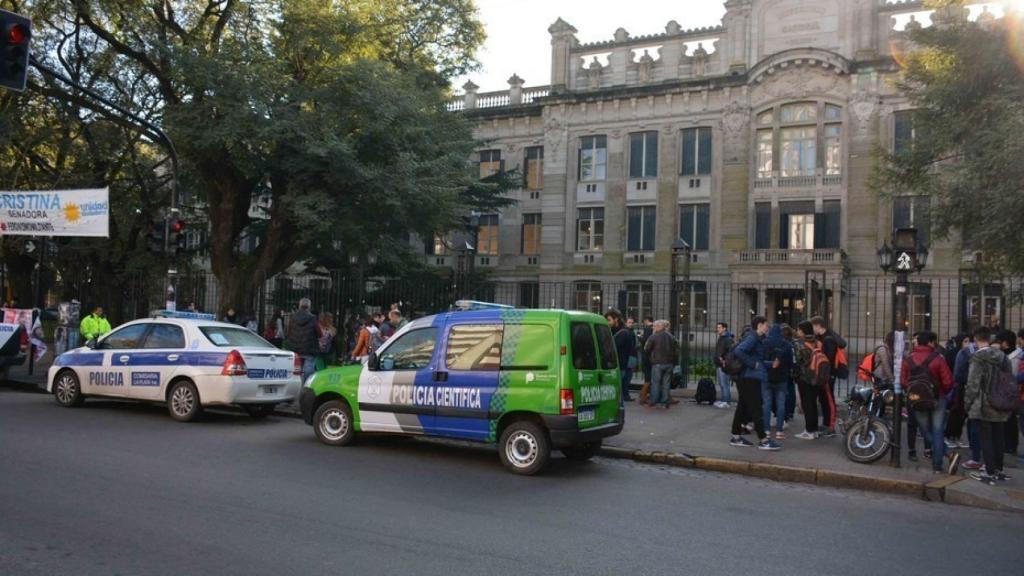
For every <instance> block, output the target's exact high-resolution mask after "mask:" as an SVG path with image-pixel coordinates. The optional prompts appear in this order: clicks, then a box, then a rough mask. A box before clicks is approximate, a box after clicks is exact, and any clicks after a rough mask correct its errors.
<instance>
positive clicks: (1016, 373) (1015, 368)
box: [996, 330, 1022, 457]
mask: <svg viewBox="0 0 1024 576" xmlns="http://www.w3.org/2000/svg"><path fill="white" fill-rule="evenodd" d="M996 342H998V343H999V347H1000V348H1001V349H1002V351H1003V354H1006V359H1007V360H1009V361H1010V371H1011V372H1012V373H1013V381H1014V382H1016V383H1019V382H1020V381H1021V376H1022V375H1021V374H1020V360H1021V349H1020V348H1018V347H1017V334H1015V333H1014V332H1013V331H1012V330H1000V331H999V333H998V334H997V335H996ZM1017 427H1018V425H1017V412H1016V411H1014V412H1012V413H1010V417H1009V418H1007V420H1006V425H1005V426H1003V431H1004V433H1005V434H1006V437H1005V439H1004V441H1003V447H1004V449H1005V451H1006V453H1007V454H1010V455H1011V456H1013V457H1016V456H1017V448H1018V446H1019V445H1020V440H1019V437H1018V436H1017V434H1018V432H1017Z"/></svg>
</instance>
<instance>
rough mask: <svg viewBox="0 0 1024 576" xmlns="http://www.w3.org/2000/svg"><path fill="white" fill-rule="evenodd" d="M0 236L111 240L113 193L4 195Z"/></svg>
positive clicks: (0, 203)
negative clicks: (70, 237) (111, 202)
mask: <svg viewBox="0 0 1024 576" xmlns="http://www.w3.org/2000/svg"><path fill="white" fill-rule="evenodd" d="M0 236H97V237H101V238H109V237H110V189H109V188H97V189H94V190H50V191H38V192H0Z"/></svg>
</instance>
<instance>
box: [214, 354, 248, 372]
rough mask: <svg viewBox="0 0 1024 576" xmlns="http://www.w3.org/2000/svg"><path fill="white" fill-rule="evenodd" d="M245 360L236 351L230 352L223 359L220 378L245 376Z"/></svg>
mask: <svg viewBox="0 0 1024 576" xmlns="http://www.w3.org/2000/svg"><path fill="white" fill-rule="evenodd" d="M245 374H246V368H245V359H244V358H242V353H241V352H239V351H238V350H232V351H231V352H229V353H228V357H227V358H225V359H224V367H223V368H222V369H221V371H220V375H221V376H245Z"/></svg>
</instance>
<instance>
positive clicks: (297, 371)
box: [292, 354, 302, 376]
mask: <svg viewBox="0 0 1024 576" xmlns="http://www.w3.org/2000/svg"><path fill="white" fill-rule="evenodd" d="M292 374H295V375H296V376H302V357H301V356H299V355H298V354H296V355H295V366H294V367H293V368H292Z"/></svg>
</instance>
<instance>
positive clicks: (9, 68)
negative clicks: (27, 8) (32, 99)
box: [0, 10, 32, 92]
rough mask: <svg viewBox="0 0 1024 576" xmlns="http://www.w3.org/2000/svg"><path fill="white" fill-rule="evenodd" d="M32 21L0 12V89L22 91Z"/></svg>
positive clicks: (26, 74) (18, 15) (24, 81)
mask: <svg viewBox="0 0 1024 576" xmlns="http://www.w3.org/2000/svg"><path fill="white" fill-rule="evenodd" d="M31 38H32V20H30V19H28V18H26V17H24V16H22V15H20V14H15V13H14V12H9V11H7V10H0V87H3V88H7V89H9V90H17V91H19V92H20V91H22V90H24V89H25V84H26V82H27V81H28V55H29V40H31Z"/></svg>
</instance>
